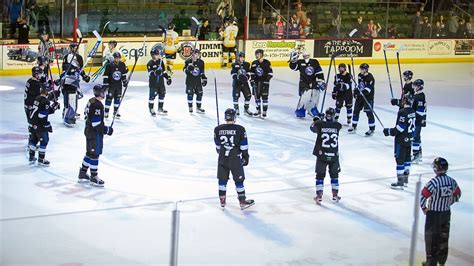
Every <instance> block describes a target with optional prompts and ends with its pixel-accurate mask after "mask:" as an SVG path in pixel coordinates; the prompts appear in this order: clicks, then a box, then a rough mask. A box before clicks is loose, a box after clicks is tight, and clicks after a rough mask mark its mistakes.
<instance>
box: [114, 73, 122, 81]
mask: <svg viewBox="0 0 474 266" xmlns="http://www.w3.org/2000/svg"><path fill="white" fill-rule="evenodd" d="M112 78H113V79H114V80H120V79H121V78H122V72H120V71H114V73H112Z"/></svg>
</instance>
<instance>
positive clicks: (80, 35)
mask: <svg viewBox="0 0 474 266" xmlns="http://www.w3.org/2000/svg"><path fill="white" fill-rule="evenodd" d="M76 34H77V37H79V42H77V51H76V52H75V53H73V54H72V58H71V61H70V63H69V66H68V68H67V70H64V69H63V73H64V75H63V76H62V77H61V74H60V76H59V77H60V79H61V82H60V83H59V88H58V90H60V89H61V88H62V86H63V85H64V84H63V83H64V80H65V79H66V74H67V73H68V72H69V71H70V70H71V68H72V62H73V61H74V59H75V58H76V55H77V53H78V52H79V51H78V50H79V47H80V46H81V43H82V32H81V30H80V29H79V28H77V29H76ZM66 60H67V55H66V57H65V58H64V59H63V62H64V61H66Z"/></svg>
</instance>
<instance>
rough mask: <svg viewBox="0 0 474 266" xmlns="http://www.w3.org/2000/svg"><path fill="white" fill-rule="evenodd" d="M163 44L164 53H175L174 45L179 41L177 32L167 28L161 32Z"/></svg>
mask: <svg viewBox="0 0 474 266" xmlns="http://www.w3.org/2000/svg"><path fill="white" fill-rule="evenodd" d="M163 39H164V44H165V54H174V53H176V49H177V48H176V45H177V44H178V43H179V36H178V33H177V32H176V31H174V30H167V31H166V33H165V34H163Z"/></svg>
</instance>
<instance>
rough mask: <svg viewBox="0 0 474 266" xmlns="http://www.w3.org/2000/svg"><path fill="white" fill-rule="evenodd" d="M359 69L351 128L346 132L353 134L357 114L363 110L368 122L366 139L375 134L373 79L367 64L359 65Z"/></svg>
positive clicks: (356, 122)
mask: <svg viewBox="0 0 474 266" xmlns="http://www.w3.org/2000/svg"><path fill="white" fill-rule="evenodd" d="M359 69H360V73H359V75H358V84H357V88H354V98H355V105H354V114H353V116H352V127H351V128H349V130H348V132H349V133H355V131H356V129H357V124H358V123H359V113H360V111H362V109H364V112H365V113H366V114H367V118H368V120H369V130H368V131H367V132H365V136H367V137H368V136H372V135H373V134H374V132H375V116H374V113H373V112H372V109H371V108H373V107H374V95H375V87H374V85H375V79H374V76H372V73H370V72H369V65H368V64H367V63H363V64H361V65H360V66H359ZM364 98H365V99H364ZM366 100H367V101H366Z"/></svg>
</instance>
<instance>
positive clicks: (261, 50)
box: [255, 49, 263, 56]
mask: <svg viewBox="0 0 474 266" xmlns="http://www.w3.org/2000/svg"><path fill="white" fill-rule="evenodd" d="M257 54H261V56H263V49H257V50H255V55H257Z"/></svg>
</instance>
